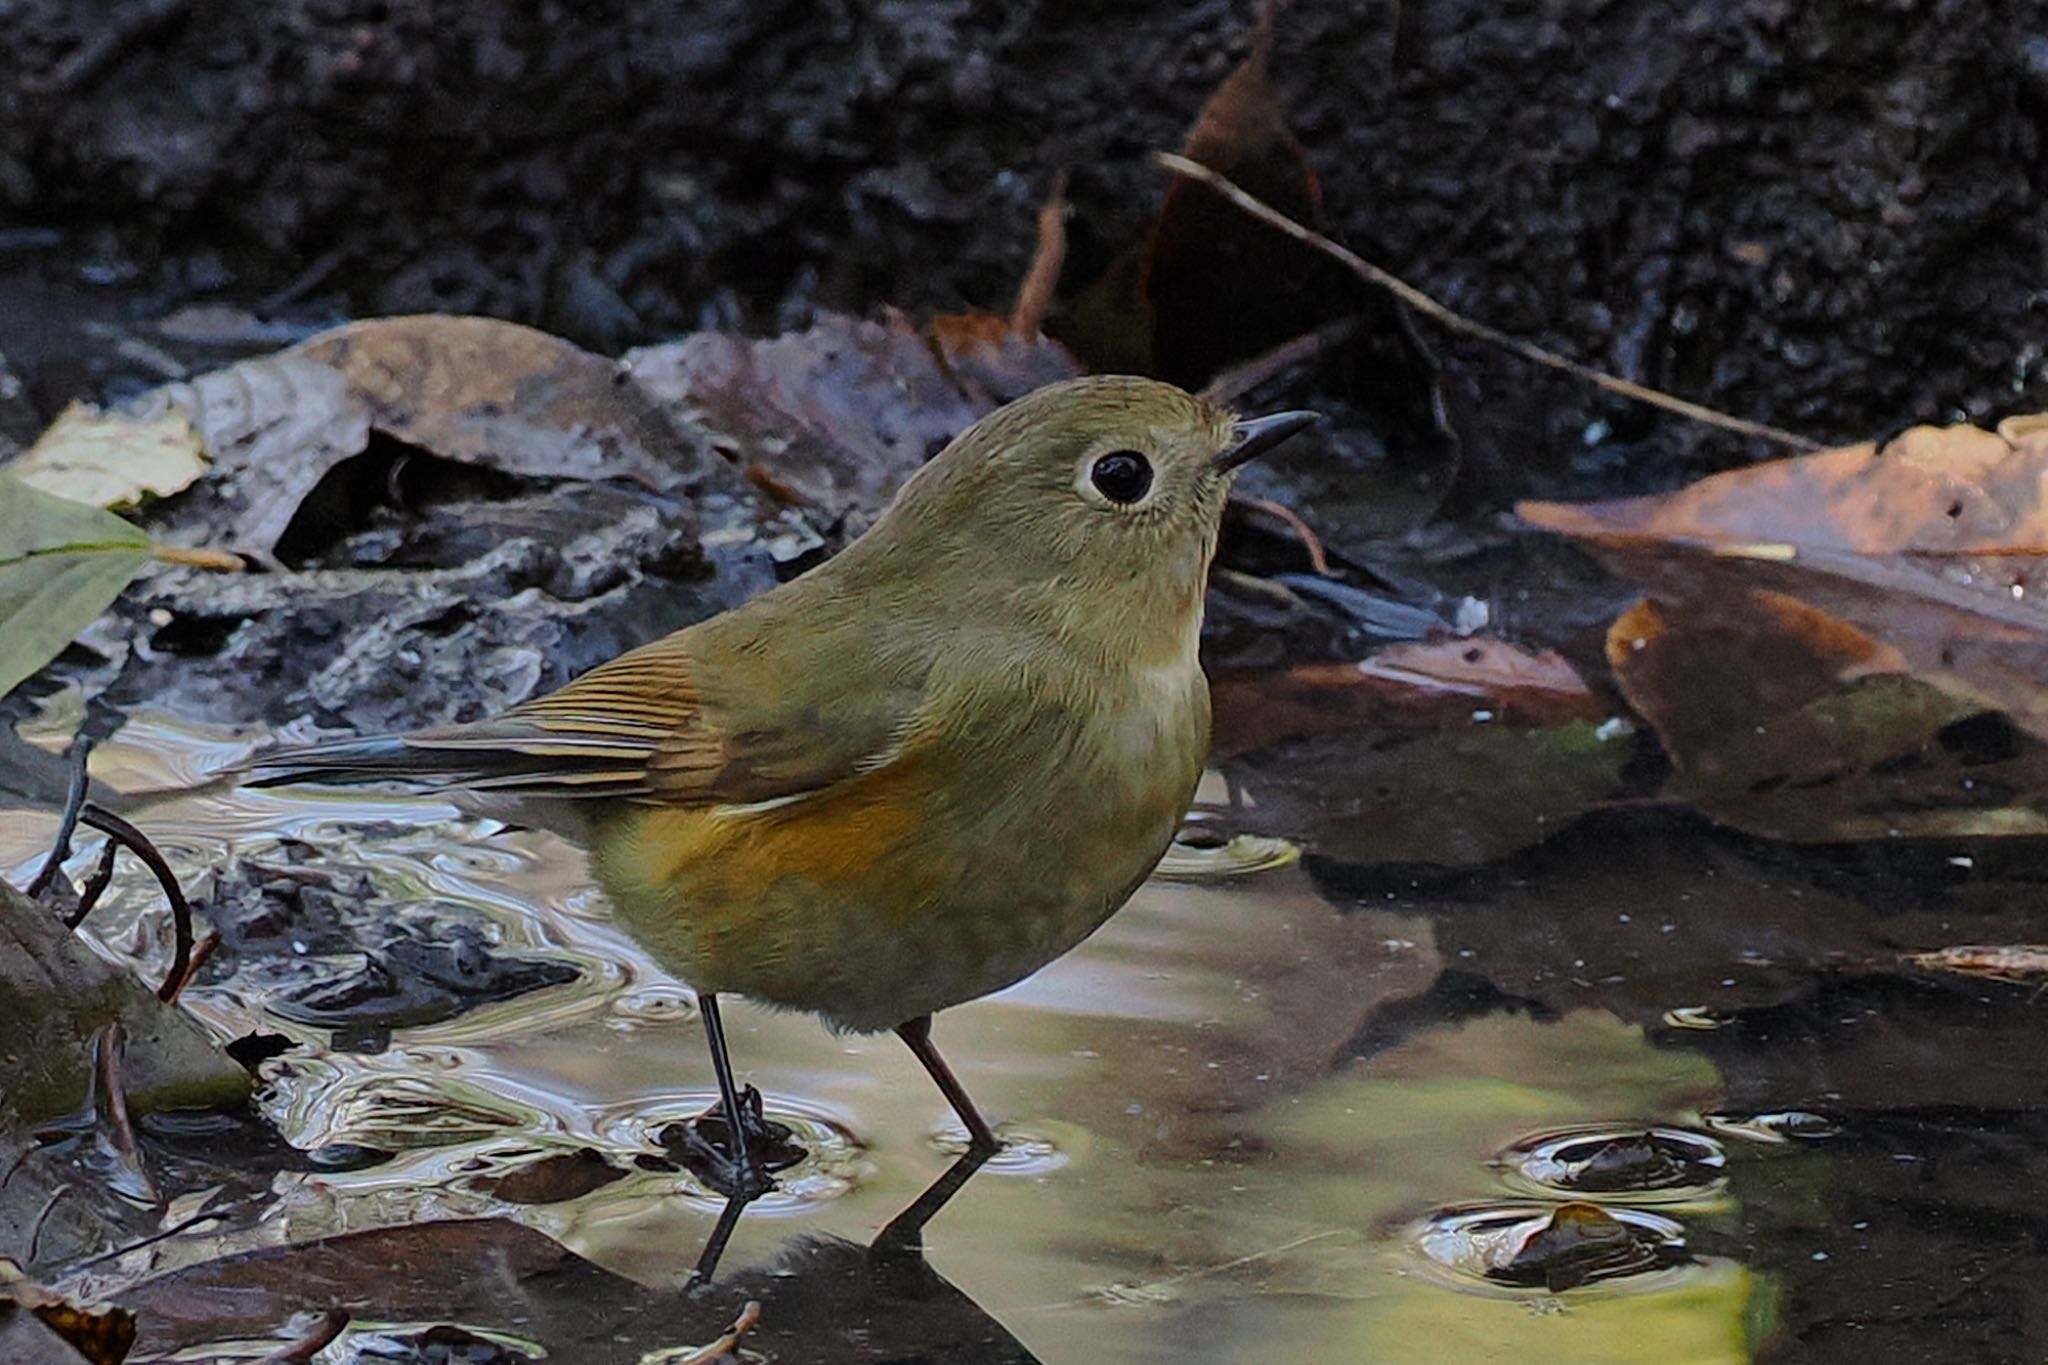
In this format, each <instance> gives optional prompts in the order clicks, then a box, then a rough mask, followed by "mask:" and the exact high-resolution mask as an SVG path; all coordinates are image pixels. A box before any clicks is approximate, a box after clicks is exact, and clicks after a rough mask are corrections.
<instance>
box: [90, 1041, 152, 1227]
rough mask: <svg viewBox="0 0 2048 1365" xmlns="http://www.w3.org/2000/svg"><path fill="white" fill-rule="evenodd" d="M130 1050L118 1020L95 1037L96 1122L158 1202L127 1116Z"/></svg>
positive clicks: (144, 1190)
mask: <svg viewBox="0 0 2048 1365" xmlns="http://www.w3.org/2000/svg"><path fill="white" fill-rule="evenodd" d="M127 1047H128V1031H127V1030H126V1029H124V1028H122V1027H121V1024H120V1022H119V1021H118V1020H116V1021H115V1022H114V1023H111V1024H106V1025H103V1026H102V1027H101V1028H100V1030H99V1032H98V1033H96V1034H94V1035H93V1049H92V1067H93V1088H92V1098H93V1120H94V1126H95V1127H96V1128H97V1129H98V1130H99V1134H100V1136H101V1137H102V1138H103V1139H104V1140H105V1141H106V1142H107V1143H108V1144H109V1145H110V1146H111V1147H112V1148H113V1152H114V1156H115V1157H116V1158H117V1159H118V1160H119V1161H120V1163H121V1165H122V1166H123V1167H125V1168H126V1169H127V1171H128V1173H129V1174H131V1175H133V1176H134V1177H135V1180H136V1184H137V1186H138V1187H139V1189H140V1190H141V1192H142V1193H143V1195H144V1196H145V1197H147V1198H149V1199H150V1200H152V1201H154V1200H155V1199H156V1187H155V1184H154V1183H153V1182H152V1181H151V1180H150V1178H149V1168H148V1167H147V1166H145V1165H143V1162H142V1144H141V1143H140V1142H139V1141H137V1140H136V1137H135V1123H134V1121H133V1120H132V1119H131V1118H130V1117H129V1114H128V1084H127V1082H126V1081H124V1080H123V1079H122V1078H121V1058H122V1054H123V1053H124V1052H126V1050H127Z"/></svg>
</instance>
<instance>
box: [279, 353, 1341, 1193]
mask: <svg viewBox="0 0 2048 1365" xmlns="http://www.w3.org/2000/svg"><path fill="white" fill-rule="evenodd" d="M1313 420H1314V415H1313V414H1310V413H1296V412H1290V413H1282V414H1279V415H1277V416H1271V417H1264V418H1259V419H1256V420H1250V421H1247V420H1243V419H1239V418H1236V417H1233V416H1232V415H1231V414H1229V413H1227V412H1224V411H1221V410H1219V409H1218V408H1216V407H1213V406H1211V405H1210V404H1208V403H1205V402H1203V401H1201V400H1200V399H1197V398H1194V397H1191V396H1190V395H1188V394H1186V393H1183V392H1182V391H1181V390H1179V389H1177V388H1174V387H1172V386H1170V385H1167V384H1161V383H1156V382H1154V381H1152V380H1147V379H1137V378H1127V377H1115V376H1103V377H1095V378H1087V379H1077V380H1073V381H1071V382H1068V383H1063V384H1055V385H1053V386H1051V387H1049V388H1044V389H1040V390H1038V391H1037V392H1035V393H1032V394H1030V395H1029V396H1027V397H1025V398H1022V399H1019V400H1018V401H1016V402H1014V403H1011V404H1009V405H1008V406H1007V407H1004V408H1002V409H1000V410H998V411H996V412H994V413H991V414H990V415H989V416H987V417H985V418H983V419H982V420H981V421H979V422H977V423H975V424H974V425H973V426H972V427H970V428H969V429H968V430H967V431H965V432H964V433H962V434H961V435H960V436H959V437H958V438H957V439H955V440H954V441H953V442H952V444H950V445H949V446H947V447H946V449H945V450H943V451H942V452H940V453H939V455H937V456H936V457H935V458H933V459H932V460H931V462H930V463H928V464H927V465H925V467H924V468H923V469H921V470H919V471H918V472H917V474H916V475H915V476H913V477H912V478H911V479H910V480H909V481H908V482H907V483H906V484H905V485H904V487H903V489H902V491H901V492H900V493H899V494H898V495H897V497H896V500H895V502H894V503H893V504H892V505H891V506H890V507H889V509H888V510H887V511H886V512H885V513H884V514H883V515H882V516H881V518H880V519H879V520H877V521H876V523H875V524H874V526H873V528H872V529H870V530H869V531H868V532H867V534H866V535H864V536H862V537H861V538H860V539H859V540H857V541H855V542H854V543H853V544H852V545H849V546H848V547H847V548H846V549H845V551H843V552H842V553H841V554H840V555H838V556H837V557H836V558H834V559H832V560H830V561H828V562H827V563H825V564H823V565H821V566H820V567H818V568H816V569H814V570H812V571H811V572H809V573H807V574H805V575H803V576H802V577H800V578H797V579H795V580H793V581H791V582H789V583H785V584H783V585H781V586H780V587H777V588H775V589H774V590H772V591H770V592H767V593H764V594H762V595H761V596H759V597H756V598H754V599H753V600H752V601H749V602H747V603H745V604H744V605H742V606H740V607H738V608H735V609H734V610H732V611H729V612H726V613H725V614H723V615H721V616H716V617H713V618H712V619H710V620H707V621H703V622H700V623H699V624H697V625H694V626H691V627H689V628H688V629H686V630H682V631H679V632H677V633H676V634H674V635H670V636H668V637H666V638H665V639H661V640H656V641H655V642H653V643H652V644H648V645H643V646H641V647H640V648H638V649H635V650H632V651H630V652H629V653H626V654H623V655H621V656H620V657H618V658H616V659H613V660H612V661H610V662H609V663H605V664H601V665H599V666H598V667H596V668H594V669H592V670H591V671H590V672H588V673H586V674H584V675H583V676H582V677H580V678H577V679H576V680H575V681H574V682H571V683H569V684H568V685H567V686H565V687H563V688H562V689H561V690H559V691H557V692H554V693H551V694H549V695H547V696H543V697H539V698H536V699H535V700H533V701H529V702H525V703H522V704H521V705H519V706H515V707H513V708H512V709H511V710H509V711H507V712H505V713H504V714H503V715H500V716H498V717H496V718H494V719H491V720H485V721H479V722H475V723H472V724H466V725H454V726H448V727H444V728H440V729H432V730H421V731H416V732H414V733H411V734H403V735H395V736H389V737H384V738H376V739H359V740H344V741H338V742H334V743H327V744H319V745H314V746H311V747H306V748H299V749H294V750H287V751H282V752H277V753H273V754H270V755H268V756H265V757H262V758H260V759H258V760H257V761H256V764H255V766H256V767H257V768H259V769H260V770H262V771H263V773H264V774H265V775H264V776H263V777H262V778H261V779H260V781H261V784H262V785H273V784H277V783H285V782H364V781H382V780H398V781H403V782H405V783H408V784H412V785H415V786H419V787H425V788H430V789H434V790H440V791H451V792H457V793H463V794H475V795H477V796H480V797H488V798H492V803H491V808H493V809H502V798H507V797H510V798H516V800H517V802H518V803H519V805H521V806H522V807H524V808H525V809H526V812H527V815H526V818H528V819H530V820H532V821H533V822H534V823H538V824H543V825H549V826H552V827H555V828H560V829H564V830H565V831H566V832H570V833H572V834H573V835H574V836H575V837H577V838H579V839H580V840H581V841H583V842H584V843H586V844H587V845H588V847H589V849H590V851H591V854H592V859H593V868H594V871H595V875H596V879H597V881H598V883H599V884H600V885H601V886H602V887H603V888H604V890H605V891H606V893H607V894H608V895H609V896H610V897H611V900H612V902H613V904H614V905H615V906H616V907H617V912H618V915H619V918H620V919H621V921H623V923H624V924H625V925H626V926H627V927H628V929H629V930H630V931H631V933H632V934H633V936H634V937H635V938H637V939H638V940H639V941H640V942H641V944H643V945H644V946H645V947H646V948H647V949H648V951H649V952H650V953H651V954H652V955H653V956H654V957H655V959H656V960H657V961H659V962H660V963H661V964H662V966H663V967H665V968H666V969H667V970H669V971H671V972H673V973H674V974H675V975H676V976H677V977H679V978H681V979H682V980H683V981H684V982H686V983H687V984H688V985H689V986H690V987H691V988H692V989H693V990H695V991H696V993H697V998H698V1000H699V1002H700V1004H701V1007H702V1013H703V1019H704V1025H705V1031H706V1034H707V1035H708V1038H709V1042H710V1045H711V1052H712V1061H713V1064H714V1067H715V1069H716V1072H717V1078H718V1086H719V1094H720V1099H721V1103H722V1104H723V1106H724V1111H725V1113H726V1114H727V1115H729V1116H734V1118H733V1121H731V1122H730V1123H729V1124H728V1125H727V1130H728V1132H730V1133H731V1134H732V1140H733V1142H734V1144H735V1146H736V1147H737V1150H736V1151H735V1152H733V1153H732V1159H733V1161H734V1162H735V1165H736V1168H737V1170H738V1172H739V1174H740V1175H741V1176H742V1177H743V1178H744V1179H745V1180H746V1181H748V1182H752V1181H754V1180H755V1179H756V1178H757V1172H756V1171H755V1168H754V1166H753V1164H752V1163H751V1161H750V1158H749V1155H748V1153H747V1151H746V1144H745V1141H744V1136H743V1132H742V1125H741V1123H740V1122H739V1121H738V1116H740V1115H741V1114H742V1111H741V1108H740V1104H739V1096H738V1094H737V1092H736V1090H735V1087H734V1083H733V1078H732V1069H731V1064H730V1061H729V1059H728V1057H727V1054H726V1048H725V1039H724V1030H723V1027H722V1025H721V1023H720V1020H719V1013H718V996H719V995H721V994H723V993H725V992H728V991H736V992H739V993H741V994H744V995H747V996H751V997H752V998H754V999H756V1000H759V1001H764V1002H766V1003H768V1004H771V1005H777V1006H782V1007H785V1008H789V1009H798V1010H809V1011H811V1012H813V1013H815V1014H819V1015H822V1016H823V1017H824V1018H825V1020H826V1021H827V1022H828V1023H829V1024H830V1025H831V1026H833V1027H835V1028H839V1029H847V1030H853V1031H856V1032H872V1031H878V1030H881V1029H885V1028H893V1029H894V1030H895V1031H896V1032H897V1033H898V1034H899V1035H900V1036H901V1037H902V1038H903V1040H904V1042H906V1043H907V1044H909V1046H910V1049H911V1050H912V1051H913V1052H914V1053H916V1054H917V1058H918V1060H919V1061H920V1062H921V1063H923V1065H924V1067H925V1069H926V1070H927V1071H929V1072H930V1073H931V1076H932V1078H933V1080H934V1081H936V1082H937V1083H938V1086H939V1088H940V1089H941V1090H943V1091H944V1092H945V1095H946V1098H947V1100H948V1101H949V1102H950V1103H951V1104H952V1106H953V1108H954V1109H955V1110H956V1111H957V1112H958V1113H959V1115H960V1118H961V1120H962V1122H964V1123H965V1124H966V1125H967V1131H968V1134H969V1136H970V1139H971V1141H972V1143H973V1146H974V1148H975V1149H977V1150H979V1151H981V1152H984V1153H986V1152H989V1151H993V1150H996V1148H997V1146H998V1143H997V1141H996V1138H995V1136H994V1134H993V1133H992V1132H991V1130H990V1128H989V1126H988V1124H987V1123H986V1122H985V1121H984V1120H983V1119H982V1117H981V1115H980V1113H979V1112H977V1110H976V1109H975V1107H974V1104H973V1102H972V1101H971V1100H970V1099H969V1098H968V1096H967V1093H966V1091H965V1090H964V1089H963V1088H962V1087H961V1085H960V1083H959V1082H958V1081H957V1080H956V1079H955V1078H954V1076H953V1074H952V1072H951V1070H950V1069H949V1068H948V1067H947V1065H946V1063H945V1061H944V1059H943V1058H941V1057H940V1056H939V1054H938V1052H937V1050H936V1049H935V1048H934V1047H933V1045H932V1042H931V1016H932V1015H933V1013H934V1012H936V1011H938V1010H942V1009H945V1008H947V1007H949V1006H952V1005H958V1004H960V1003H962V1002H964V1001H968V1000H973V999H976V998H977V997H980V996H983V995H987V994H988V993H990V992H991V991H996V990H1000V989H1002V988H1003V987H1005V986H1008V985H1010V984H1011V983H1012V982H1015V981H1018V980H1020V979H1022V978H1023V977H1025V976H1028V975H1029V974H1031V973H1032V972H1034V971H1036V970H1037V969H1038V968H1040V967H1042V966H1044V965H1045V964H1046V963H1048V962H1050V961H1052V960H1053V959H1054V958H1056V957H1058V956H1060V955H1061V954H1062V953H1064V952H1066V951H1067V950H1068V949H1069V948H1072V947H1073V946H1074V945H1075V944H1077V943H1079V942H1080V941H1081V940H1082V939H1084V938H1086V937H1087V936H1088V935H1089V934H1090V933H1092V932H1094V930H1095V929H1096V928H1097V927H1098V926H1100V925H1101V924H1102V922H1103V921H1104V920H1106V919H1108V918H1109V917H1110V915H1111V914H1112V913H1114V912H1115V911H1116V909H1117V908H1118V907H1119V906H1121V905H1122V904H1123V903H1124V902H1125V901H1126V900H1128V899H1129V898H1130V896H1131V894H1132V892H1134V891H1136V890H1137V888H1138V886H1139V885H1140V883H1142V882H1143V881H1144V880H1145V878H1146V876H1147V875H1148V874H1149V873H1150V872H1151V871H1152V868H1153V866H1154V865H1155V864H1156V863H1157V862H1158V861H1159V859H1160V857H1161V856H1162V855H1163V854H1164V853H1165V851H1166V849H1167V846H1168V845H1169V844H1170V843H1171V842H1172V840H1173V836H1174V833H1175V831H1176V830H1177V828H1178V827H1179V825H1180V822H1181V820H1182V818H1183V816H1184V814H1185V812H1186V810H1187V806H1188V803H1189V801H1190V799H1191V798H1192V796H1193V794H1194V789H1195V783H1196V781H1197V779H1198V778H1199V777H1200V775H1201V770H1202V763H1203V758H1204V756H1205V753H1206V751H1207V748H1208V742H1209V689H1208V684H1207V681H1206V680H1205V679H1204V678H1203V676H1202V670H1201V666H1200V664H1199V663H1198V661H1197V659H1196V647H1197V644H1198V642H1199V640H1200V637H1201V628H1202V598H1203V591H1204V586H1205V580H1206V578H1207V574H1208V568H1209V561H1210V558H1211V556H1212V554H1213V553H1214V551H1215V548H1216V535H1217V528H1218V523H1219V520H1220V517H1221V514H1222V511H1223V504H1224V501H1225V498H1226V497H1227V495H1228V493H1229V490H1230V483H1231V479H1232V477H1233V471H1234V470H1235V469H1236V468H1237V467H1238V466H1239V465H1241V464H1242V463H1244V462H1245V461H1246V460H1249V459H1251V458H1252V457H1253V456H1255V455H1257V454H1259V453H1260V452H1261V451H1263V450H1266V449H1267V448H1269V447H1271V446H1273V445H1274V444H1276V443H1278V442H1279V441H1282V440H1284V439H1286V438H1287V437H1288V436H1289V435H1291V434H1292V433H1294V432H1295V431H1298V430H1299V429H1301V427H1303V426H1304V425H1306V424H1307V423H1308V422H1310V421H1313Z"/></svg>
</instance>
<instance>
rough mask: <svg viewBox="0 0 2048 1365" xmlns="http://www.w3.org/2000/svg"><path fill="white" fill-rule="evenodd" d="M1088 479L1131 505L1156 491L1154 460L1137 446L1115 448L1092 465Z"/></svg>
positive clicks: (1111, 497) (1116, 499)
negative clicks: (1153, 469)
mask: <svg viewBox="0 0 2048 1365" xmlns="http://www.w3.org/2000/svg"><path fill="white" fill-rule="evenodd" d="M1088 482H1090V483H1092V484H1094V485H1095V488H1096V491H1097V492H1099V493H1101V494H1102V496H1103V497H1105V498H1108V499H1109V500H1110V501H1111V502H1116V503H1123V504H1126V505H1128V504H1130V503H1134V502H1136V501H1138V500H1139V499H1140V498H1142V497H1144V496H1145V494H1147V493H1149V492H1150V491H1152V462H1151V461H1150V460H1148V459H1146V458H1145V457H1144V456H1143V455H1140V454H1139V453H1138V452H1137V451H1135V450H1112V451H1110V452H1109V453H1108V454H1107V455H1102V456H1098V457H1097V458H1096V461H1095V463H1094V464H1092V465H1090V466H1089V467H1088Z"/></svg>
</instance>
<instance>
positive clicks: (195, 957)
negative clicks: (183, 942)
mask: <svg viewBox="0 0 2048 1365" xmlns="http://www.w3.org/2000/svg"><path fill="white" fill-rule="evenodd" d="M218 947H220V935H219V934H213V933H209V934H208V935H207V936H206V937H205V938H202V939H200V940H199V942H198V943H196V944H194V945H193V946H192V960H191V961H190V962H188V963H186V964H185V972H184V975H182V976H179V977H178V978H176V979H175V980H172V981H168V982H166V983H165V984H166V985H167V986H169V987H170V994H169V995H166V996H165V997H164V998H163V1000H164V1003H165V1004H166V1005H175V1004H177V1003H178V997H179V996H180V995H183V994H184V993H185V988H186V987H187V986H189V985H191V984H192V978H193V977H195V976H197V975H199V969H200V968H201V967H204V966H205V965H206V959H208V958H209V957H212V956H213V950H214V949H215V948H218Z"/></svg>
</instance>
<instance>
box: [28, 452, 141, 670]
mask: <svg viewBox="0 0 2048 1365" xmlns="http://www.w3.org/2000/svg"><path fill="white" fill-rule="evenodd" d="M149 550H150V542H149V537H148V536H146V535H144V534H143V533H142V532H141V531H139V530H137V529H136V528H135V527H133V526H130V525H129V524H128V523H127V522H125V521H123V520H121V519H120V518H119V517H117V516H114V515H113V514H112V513H109V512H103V511H101V510H100V509H99V508H97V507H88V506H86V505H85V504H84V503H81V502H72V501H70V500H69V499H67V498H59V497H54V496H52V495H51V494H48V493H45V492H42V491H41V490H39V489H35V488H31V487H29V486H28V485H27V484H24V483H22V482H21V481H20V480H19V479H15V478H12V477H10V476H8V475H6V474H0V696H5V695H7V693H9V692H11V691H13V690H14V687H15V685H16V684H17V683H19V682H20V681H21V680H22V679H23V678H26V677H28V676H29V675H30V674H31V673H34V672H35V671H36V670H37V669H39V668H41V667H42V666H43V665H44V664H46V663H48V662H49V661H50V660H52V659H54V658H56V657H57V653H58V651H60V650H62V649H63V648H64V646H65V645H67V644H69V643H70V642H71V640H72V637H74V636H76V635H77V634H78V632H79V631H81V630H84V629H85V628H86V627H87V626H88V625H91V624H92V621H93V618H94V617H96V616H98V615H99V614H100V613H101V612H103V611H105V610H106V609H107V604H108V603H110V602H112V601H113V600H114V599H115V598H116V597H119V596H120V595H121V589H123V588H125V587H127V586H128V580H129V579H131V578H133V577H134V576H135V572H136V570H138V569H140V568H141V567H142V566H143V565H144V564H146V563H148V562H149Z"/></svg>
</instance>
